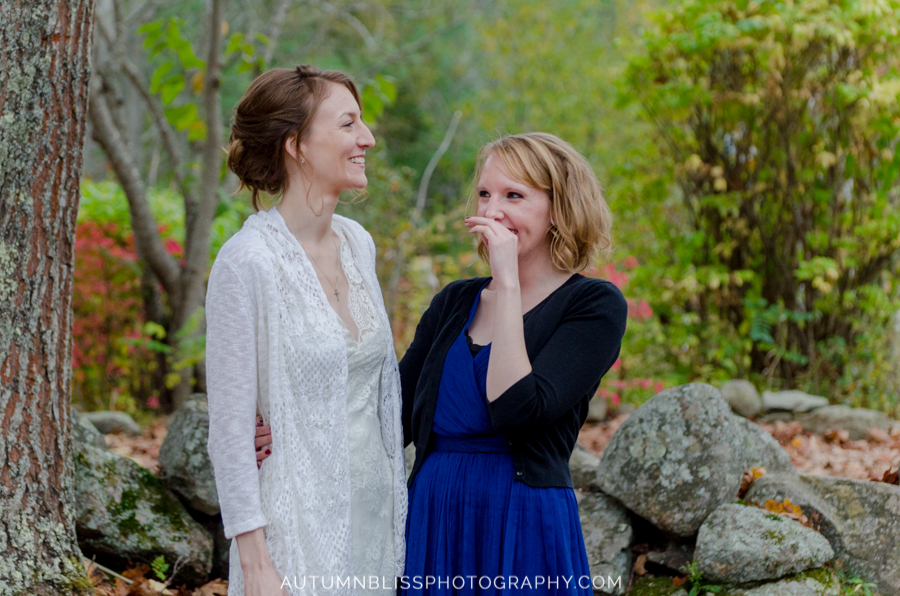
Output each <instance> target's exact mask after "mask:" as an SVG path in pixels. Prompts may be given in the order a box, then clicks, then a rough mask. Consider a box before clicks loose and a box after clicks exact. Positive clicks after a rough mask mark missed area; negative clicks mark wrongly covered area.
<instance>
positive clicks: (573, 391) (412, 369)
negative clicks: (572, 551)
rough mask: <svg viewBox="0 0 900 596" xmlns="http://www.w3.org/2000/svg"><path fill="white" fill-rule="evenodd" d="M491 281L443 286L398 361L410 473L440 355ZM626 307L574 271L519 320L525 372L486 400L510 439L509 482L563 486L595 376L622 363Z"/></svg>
mask: <svg viewBox="0 0 900 596" xmlns="http://www.w3.org/2000/svg"><path fill="white" fill-rule="evenodd" d="M488 279H489V278H473V279H465V280H459V281H455V282H452V283H450V284H449V285H447V287H445V288H444V289H443V290H441V291H440V292H439V293H438V294H437V295H436V296H435V297H434V299H433V300H432V301H431V306H429V307H428V310H427V311H425V314H424V315H422V319H421V321H419V325H418V327H416V335H415V338H414V339H413V342H412V344H411V345H410V346H409V349H408V350H407V351H406V354H405V355H404V356H403V359H402V360H401V361H400V381H401V385H402V389H403V437H404V445H408V444H409V443H411V442H415V444H416V462H415V465H414V466H413V469H412V474H411V475H410V477H409V486H410V487H412V484H413V480H414V479H415V477H416V473H417V472H418V471H419V468H420V467H421V466H422V462H423V461H425V457H426V456H427V454H428V453H429V451H430V450H431V449H432V448H433V437H432V434H431V426H432V422H433V420H434V411H435V405H436V404H437V394H438V386H439V384H440V381H441V374H442V371H443V367H444V359H445V358H446V356H447V351H448V350H449V349H450V346H451V345H452V344H453V342H454V341H455V340H456V338H457V337H458V336H459V334H460V333H461V332H462V328H463V326H464V325H465V323H466V320H467V319H468V315H469V310H470V309H471V307H472V304H473V302H474V301H475V296H476V295H477V293H478V290H479V288H481V286H482V284H484V283H485V282H486V281H487V280H488ZM627 310H628V307H627V305H626V303H625V298H624V297H623V296H622V293H621V292H620V291H619V289H618V288H616V286H614V285H613V284H611V283H609V282H608V281H603V280H599V279H592V278H588V277H584V276H583V275H580V274H575V275H573V276H572V277H571V278H569V279H568V280H566V282H565V283H564V284H563V285H562V286H560V287H559V288H558V289H557V290H555V291H554V292H553V293H552V294H550V296H548V297H547V298H546V299H545V300H544V301H543V302H541V303H540V304H538V305H537V306H536V307H534V308H533V309H532V310H531V311H529V312H528V313H527V314H526V315H525V319H524V325H525V347H526V350H527V352H528V359H529V360H530V361H531V367H532V372H531V373H529V374H528V375H526V376H525V377H523V378H522V379H521V380H519V381H517V382H516V383H515V384H514V385H513V386H512V387H510V388H509V389H507V390H506V391H505V392H504V393H503V394H502V395H501V396H500V397H498V398H497V399H496V400H494V401H493V402H487V403H488V406H487V407H488V412H489V413H490V417H491V422H492V423H493V427H494V430H495V431H497V432H498V433H501V434H502V435H503V436H505V437H506V439H507V440H508V441H509V445H510V453H511V455H512V458H513V465H514V467H515V470H516V476H515V480H518V481H521V482H524V483H525V484H527V485H528V486H532V487H535V488H540V487H569V488H572V477H571V475H570V473H569V458H570V457H571V455H572V449H573V448H574V447H575V441H576V440H577V438H578V431H579V429H581V426H582V425H583V424H584V421H585V420H586V419H587V413H588V405H589V402H590V400H591V398H592V397H593V396H594V393H596V391H597V387H598V386H599V385H600V380H601V378H602V377H603V375H604V374H606V371H608V370H609V369H610V367H611V366H612V365H613V363H614V362H615V361H616V358H618V357H619V347H620V346H621V343H622V336H623V335H624V333H625V318H626V315H627Z"/></svg>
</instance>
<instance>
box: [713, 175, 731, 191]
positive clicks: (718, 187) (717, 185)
mask: <svg viewBox="0 0 900 596" xmlns="http://www.w3.org/2000/svg"><path fill="white" fill-rule="evenodd" d="M713 189H714V190H715V191H716V192H725V191H726V190H728V182H726V181H725V179H724V178H716V179H715V180H714V181H713Z"/></svg>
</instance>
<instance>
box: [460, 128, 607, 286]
mask: <svg viewBox="0 0 900 596" xmlns="http://www.w3.org/2000/svg"><path fill="white" fill-rule="evenodd" d="M492 155H496V156H497V157H499V158H500V159H501V160H503V165H505V166H506V169H507V170H508V171H509V173H510V175H511V176H512V177H513V178H515V179H517V180H518V181H519V182H521V183H522V184H526V185H528V186H530V187H532V188H540V189H542V190H544V191H546V192H547V194H548V195H549V196H550V213H551V216H552V221H553V222H554V224H555V225H552V226H551V227H550V230H549V232H548V234H549V236H550V258H551V259H552V261H553V265H554V266H555V267H556V268H557V269H559V270H560V271H568V272H574V271H581V270H583V269H585V268H586V267H587V266H588V265H590V264H591V263H592V262H593V261H594V259H596V258H597V257H598V256H600V255H602V256H604V257H605V256H607V255H608V253H609V251H610V247H611V245H612V236H611V233H610V231H611V228H612V213H611V212H610V210H609V206H608V205H607V204H606V199H605V198H604V196H603V189H602V188H600V184H599V183H598V182H597V177H596V176H595V175H594V171H593V169H591V166H590V164H589V163H588V162H587V160H586V159H585V158H584V157H582V156H581V154H580V153H578V152H577V151H576V150H575V149H574V148H572V146H571V145H569V144H568V143H566V142H565V141H563V140H562V139H560V138H559V137H556V136H554V135H551V134H548V133H544V132H532V133H527V134H519V135H508V136H505V137H501V138H500V139H497V140H496V141H493V142H491V143H488V144H487V145H485V146H484V147H482V148H481V150H480V151H479V152H478V163H477V165H476V168H475V178H474V180H473V184H472V190H473V192H472V193H471V194H470V198H469V204H470V206H471V204H472V203H473V202H474V200H475V195H476V194H477V193H476V192H474V191H475V190H476V188H477V184H478V179H479V178H480V177H481V171H482V169H483V168H484V162H485V161H487V158H488V157H490V156H492ZM478 255H479V256H480V257H481V258H482V260H484V261H485V262H489V255H488V250H487V246H485V244H484V243H483V242H482V241H481V239H480V238H479V240H478Z"/></svg>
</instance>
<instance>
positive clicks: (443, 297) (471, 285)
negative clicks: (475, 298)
mask: <svg viewBox="0 0 900 596" xmlns="http://www.w3.org/2000/svg"><path fill="white" fill-rule="evenodd" d="M488 279H490V278H488V277H469V278H466V279H456V280H453V281H451V282H450V283H448V284H447V285H446V286H444V287H443V288H442V289H441V291H440V292H438V293H437V294H436V295H435V296H434V300H433V301H437V300H439V299H440V301H443V302H450V303H453V302H456V301H458V300H459V299H461V298H462V297H464V296H465V295H466V294H468V293H469V292H474V291H476V290H477V288H480V287H481V286H482V285H484V283H485V282H487V281H488Z"/></svg>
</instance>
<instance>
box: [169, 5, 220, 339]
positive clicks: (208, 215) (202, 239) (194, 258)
mask: <svg viewBox="0 0 900 596" xmlns="http://www.w3.org/2000/svg"><path fill="white" fill-rule="evenodd" d="M224 11H225V0H212V5H211V7H210V11H209V22H208V30H209V53H208V55H207V61H206V76H205V77H204V81H203V93H202V96H203V105H204V108H205V110H206V144H205V146H204V148H203V172H202V174H201V186H200V201H199V203H197V204H196V205H189V204H188V203H185V207H186V209H185V224H186V225H185V251H184V254H185V274H186V275H185V284H184V302H183V308H182V309H181V312H178V313H176V320H175V325H176V327H177V328H181V327H182V326H183V325H184V323H185V322H186V321H187V319H188V318H189V317H190V316H191V313H192V312H193V310H194V309H195V308H196V307H197V306H199V305H201V304H203V291H204V286H205V281H206V267H207V265H208V264H209V242H210V241H209V238H210V227H211V223H212V220H213V218H214V217H215V213H216V206H217V205H218V202H219V201H218V198H219V182H220V176H221V170H222V157H223V155H222V142H223V141H222V137H223V133H222V100H221V96H220V89H219V87H220V83H221V76H222V17H223V14H224Z"/></svg>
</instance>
